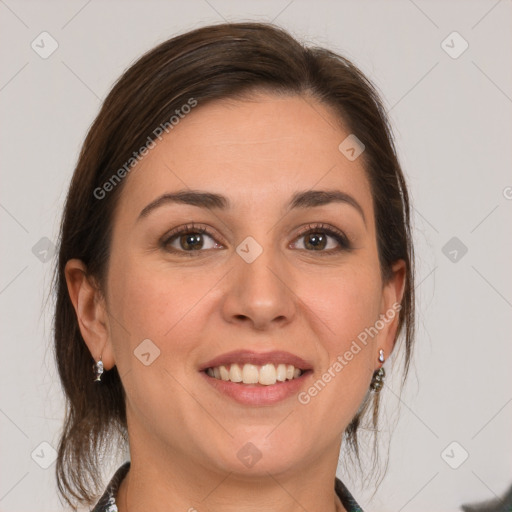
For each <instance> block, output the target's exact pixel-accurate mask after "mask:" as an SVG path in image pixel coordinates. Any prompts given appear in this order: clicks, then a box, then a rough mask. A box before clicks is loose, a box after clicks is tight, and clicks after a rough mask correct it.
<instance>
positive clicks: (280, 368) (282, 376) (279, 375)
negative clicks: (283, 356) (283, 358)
mask: <svg viewBox="0 0 512 512" xmlns="http://www.w3.org/2000/svg"><path fill="white" fill-rule="evenodd" d="M276 379H277V380H278V381H279V382H284V381H285V380H286V365H285V364H279V365H277V372H276Z"/></svg>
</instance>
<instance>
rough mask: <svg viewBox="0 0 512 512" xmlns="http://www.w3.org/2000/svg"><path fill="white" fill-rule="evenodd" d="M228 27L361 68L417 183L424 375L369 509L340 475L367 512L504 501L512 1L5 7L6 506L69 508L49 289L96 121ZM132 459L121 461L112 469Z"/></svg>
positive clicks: (7, 2)
mask: <svg viewBox="0 0 512 512" xmlns="http://www.w3.org/2000/svg"><path fill="white" fill-rule="evenodd" d="M223 19H226V20H230V21H234V20H265V21H271V20H274V21H275V22H276V23H278V24H280V25H281V26H283V27H285V28H287V29H289V30H291V31H292V33H294V34H295V35H297V36H298V37H300V38H302V39H304V40H306V41H309V42H311V43H316V44H320V45H324V46H328V47H329V48H332V49H334V50H337V51H340V52H341V53H342V54H344V55H345V56H347V57H349V58H351V59H353V60H354V62H355V63H356V64H357V65H358V66H359V67H360V68H361V69H362V70H363V71H364V72H365V73H366V74H367V75H368V76H369V77H370V78H371V79H372V80H373V81H374V83H375V84H376V85H377V86H378V87H379V89H380V90H381V92H382V94H383V96H384V98H385V102H386V106H387V108H388V111H389V113H390V116H391V121H392V123H393V126H394V131H395V135H396V142H397V146H398V150H399V153H400V155H399V156H400V159H401V162H402V164H403V167H404V169H405V172H406V174H407V177H408V180H409V186H410V190H411V193H412V197H413V202H414V208H415V209H414V214H415V217H414V225H415V241H416V250H417V256H418V259H417V265H418V272H417V293H418V310H419V311H418V321H419V322H418V336H417V352H416V355H415V358H414V361H413V366H412V373H411V379H410V381H409V384H408V386H407V388H406V390H405V392H404V394H403V395H402V396H401V397H399V387H398V381H397V380H396V379H391V380H388V381H387V384H386V387H385V391H384V393H385V397H386V401H385V405H386V407H385V410H384V418H388V420H389V421H388V422H384V423H383V431H384V434H386V432H391V431H393V436H392V438H391V445H390V464H389V469H388V473H387V475H386V477H385V479H384V481H383V483H382V485H381V486H380V488H379V489H378V492H377V493H376V495H375V497H374V498H373V500H371V501H370V497H371V495H372V493H373V492H372V489H370V488H363V489H361V488H358V486H357V485H356V482H352V479H351V478H350V475H349V474H348V473H350V470H348V469H346V468H344V467H342V466H341V465H340V468H339V472H338V474H339V476H340V477H341V478H342V479H343V480H344V481H345V482H346V483H347V485H348V486H349V489H350V490H351V491H352V492H353V494H354V495H355V497H356V498H357V499H358V500H359V501H360V504H361V505H362V506H363V507H364V508H365V510H379V511H383V512H384V511H432V510H436V511H439V512H442V511H455V510H458V508H459V506H460V505H461V504H462V503H469V502H477V501H483V500H486V499H491V498H495V497H496V495H498V496H500V495H502V494H503V493H504V492H505V490H506V488H507V487H508V485H509V484H511V483H512V471H511V469H512V457H511V456H510V454H511V453H512V451H511V448H512V442H511V438H510V433H511V432H512V429H511V426H512V403H511V402H512V386H511V376H510V375H511V372H510V361H511V356H512V344H511V343H510V327H511V312H512V282H511V281H512V279H511V276H512V270H511V264H510V262H511V261H512V237H511V236H510V218H511V217H510V216H511V210H512V199H511V198H512V176H511V173H510V169H511V160H512V154H511V151H510V147H511V140H512V122H511V121H512V120H511V113H512V99H511V98H512V68H511V62H512V58H511V57H512V55H511V54H512V44H511V43H512V30H511V25H512V5H511V2H510V0H508V1H507V0H501V1H495V0H492V1H491V0H490V1H484V0H481V1H467V0H464V1H449V2H448V1H443V2H441V1H437V2H434V1H430V2H429V1H425V0H422V1H420V0H414V1H412V0H400V1H388V2H382V1H367V0H366V1H357V2H355V1H354V2H349V1H336V2H334V1H332V2H327V1H319V0H316V1H315V2H307V1H304V0H302V1H301V0H294V1H289V0H284V1H273V2H271V1H243V2H229V1H222V0H209V1H208V2H207V1H203V0H193V1H189V2H176V1H167V2H164V1H150V2H142V1H124V2H114V1H109V2H107V1H103V2H100V1H99V0H92V1H60V2H50V1H47V2H35V1H19V0H18V1H15V0H0V33H1V34H2V45H1V56H0V58H1V66H0V67H1V70H2V74H1V79H0V109H1V116H2V124H1V127H0V143H1V147H2V166H1V180H2V187H1V190H0V230H1V231H0V240H1V255H2V256H1V257H2V266H1V275H0V305H1V311H2V322H1V323H0V329H1V337H2V345H1V346H2V353H1V357H0V364H1V371H0V386H1V389H2V393H1V399H0V433H1V435H0V450H1V461H0V511H10V512H15V511H26V510H38V511H40V512H46V511H53V510H62V506H61V505H60V504H59V501H58V499H57V497H56V488H55V482H54V468H55V464H54V463H52V461H53V457H52V446H53V447H55V446H56V443H57V438H58V431H59V428H60V427H61V423H62V417H63V406H62V404H63V402H62V394H61V391H60V386H59V382H58V378H57V374H56V369H55V365H54V362H53V359H52V351H51V319H52V312H51V305H52V304H51V301H50V302H48V303H47V304H46V305H45V300H46V298H47V295H48V286H49V283H50V279H51V270H52V264H53V263H54V257H52V254H51V244H52V243H54V242H55V241H56V237H57V232H58V222H59V219H60V211H61V208H62V204H63V201H64V198H65V193H66V188H67V186H68V183H69V180H70V177H71V174H72V171H73V167H74V164H75V162H76V159H77V155H78V151H79V148H80V145H81V143H82V141H83V138H84V136H85V133H86V130H87V128H88V126H89V125H90V123H91V122H92V120H93V119H94V117H95V115H96V114H97V111H98V108H99V106H100V104H101V101H102V99H103V98H105V96H106V94H107V93H108V91H109V90H110V87H111V86H112V84H113V82H114V80H115V79H117V78H118V76H119V75H120V74H121V73H122V71H123V70H124V69H125V68H126V67H127V66H129V65H130V63H132V62H133V61H134V60H135V59H136V58H138V57H139V56H140V55H141V54H142V53H143V52H145V51H146V50H149V49H150V48H152V47H153V46H155V45H156V44H157V43H159V42H161V41H163V40H165V39H167V38H169V37H171V36H172V35H174V34H176V33H179V32H184V31H186V30H189V29H193V28H196V27H199V26H201V25H204V24H208V23H217V22H221V21H222V20H223ZM43 31H47V32H49V33H50V34H51V36H52V37H53V38H54V39H55V40H56V41H57V43H58V48H57V50H56V51H55V52H54V53H53V54H52V55H50V56H49V57H48V58H46V59H43V58H41V56H40V55H39V54H38V53H36V51H34V50H33V48H32V47H31V43H32V42H33V41H34V44H39V46H40V47H42V46H43V45H44V48H45V49H46V51H47V50H48V49H49V48H50V40H49V39H45V40H44V41H45V42H44V43H41V38H42V37H43V36H40V34H41V32H43ZM454 31H456V32H458V33H459V34H460V35H461V36H462V38H464V40H465V41H467V43H468V44H469V47H468V48H467V50H466V51H465V52H464V53H462V54H461V55H460V56H458V58H452V57H451V56H450V55H449V54H448V53H447V52H446V51H445V50H446V49H448V50H449V51H450V52H452V54H453V53H454V52H456V53H458V52H459V51H460V50H461V49H462V48H463V46H462V44H463V42H462V40H460V39H457V37H458V36H451V37H450V38H448V39H447V37H448V36H449V35H450V34H451V33H452V32H454ZM454 37H455V38H454ZM445 40H446V42H445V43H444V47H443V45H442V42H443V41H445ZM450 47H451V48H450ZM40 51H42V48H40ZM45 237H46V238H47V239H48V240H47V241H45V240H44V238H45ZM453 237H456V238H457V240H455V241H452V242H450V244H449V245H448V246H446V244H447V243H448V242H449V241H450V240H451V239H452V238H453ZM41 239H43V241H41ZM461 244H464V246H465V247H466V248H467V253H466V254H463V250H461V249H463V247H462V245H461ZM443 248H444V249H443ZM454 250H455V251H457V253H454V252H453V251H454ZM453 259H455V260H456V261H452V260H453ZM386 364H387V365H389V364H393V361H388V362H387V363H386ZM388 373H389V372H388ZM398 413H399V415H398ZM387 424H388V426H386V425H387ZM383 439H384V438H383ZM454 441H455V442H456V443H457V444H455V445H451V443H452V442H454ZM389 442H390V441H389V438H388V441H387V443H389ZM41 443H47V444H43V445H41ZM449 445H451V446H449ZM447 447H448V448H447ZM386 451H387V450H386V443H384V445H383V449H382V453H383V454H385V453H386ZM465 453H467V454H468V457H467V459H466V460H465V461H464V462H462V460H463V459H464V457H465ZM118 462H119V461H112V463H111V464H110V465H108V464H106V465H105V473H106V475H107V477H108V476H110V475H111V473H112V471H113V469H114V468H115V467H116V464H117V463H118ZM448 462H449V463H450V464H451V465H452V466H458V467H457V469H453V468H452V467H450V465H449V464H448ZM461 462H462V463H461ZM47 465H49V467H48V468H47V469H44V466H47Z"/></svg>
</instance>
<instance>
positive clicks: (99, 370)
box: [92, 356, 103, 382]
mask: <svg viewBox="0 0 512 512" xmlns="http://www.w3.org/2000/svg"><path fill="white" fill-rule="evenodd" d="M92 370H93V372H94V374H95V376H96V378H95V379H94V382H100V381H101V376H102V374H103V361H102V360H101V356H100V359H99V361H98V362H97V363H94V364H93V365H92Z"/></svg>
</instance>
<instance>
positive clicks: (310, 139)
mask: <svg viewBox="0 0 512 512" xmlns="http://www.w3.org/2000/svg"><path fill="white" fill-rule="evenodd" d="M348 135H349V131H347V130H346V129H345V128H344V126H343V123H342V122H341V120H340V119H339V118H338V117H337V116H335V115H334V113H333V111H332V110H331V109H329V108H328V107H326V106H325V105H323V104H321V103H319V102H318V101H317V100H315V99H313V98H311V97H302V96H275V95H269V94H258V95H252V96H249V97H247V98H244V99H237V100H233V99H231V100H221V101H215V102H211V103H209V104H206V105H201V104H200V103H198V105H197V106H196V107H195V108H194V109H193V110H192V111H191V112H190V113H189V114H187V115H184V116H183V117H182V118H181V119H180V121H179V123H177V124H176V125H174V127H173V128H172V130H171V131H170V133H169V134H167V135H165V136H164V137H163V138H162V140H161V141H158V140H156V145H155V146H154V148H153V149H151V150H150V151H149V152H148V153H147V154H146V156H145V157H144V158H143V159H142V160H141V161H140V162H139V163H137V165H136V166H135V168H134V171H132V172H130V174H129V176H128V177H127V182H126V183H125V184H124V190H123V192H122V194H121V200H120V205H119V207H120V209H121V210H125V211H126V210H127V209H129V210H133V209H134V208H138V211H137V213H138V212H140V210H141V209H142V208H144V206H145V205H146V204H147V203H148V202H150V201H151V200H153V199H154V198H155V197H156V196H157V195H160V194H162V193H165V192H171V191H173V190H177V189H180V190H181V189H187V188H190V189H203V190H208V191H211V192H216V193H220V194H223V195H227V196H229V197H230V199H231V200H230V202H231V203H232V204H233V205H234V207H239V208H248V207H249V205H252V206H253V207H258V205H259V208H260V209H261V208H262V207H263V206H264V205H263V203H265V202H266V201H268V202H269V203H272V204H275V205H276V206H278V205H281V203H284V202H288V201H289V198H290V196H291V195H293V194H294V193H295V192H296V191H297V190H308V189H312V188H320V189H329V188H337V189H341V190H343V191H344V192H346V193H349V194H352V195H356V196H358V201H359V202H360V203H362V205H363V208H365V209H366V210H367V212H368V214H369V215H372V210H371V208H372V206H371V192H370V188H369V182H368V180H367V177H366V172H365V169H364V167H363V162H362V158H358V159H356V160H354V161H350V160H349V159H347V158H346V157H345V156H344V154H343V153H342V152H341V151H340V150H339V145H340V144H341V143H342V142H343V141H344V140H345V139H346V138H347V136H348ZM267 206H268V205H265V207H267ZM132 213H133V212H132Z"/></svg>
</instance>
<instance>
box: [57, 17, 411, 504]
mask: <svg viewBox="0 0 512 512" xmlns="http://www.w3.org/2000/svg"><path fill="white" fill-rule="evenodd" d="M55 286H56V292H57V306H56V314H55V347H56V356H57V361H58V367H59V372H60V377H61V380H62V384H63V387H64V390H65V393H66V396H67V400H68V414H67V418H66V423H65V426H64V430H63V434H62V438H61V442H60V446H59V457H58V461H57V478H58V483H59V489H60V490H61V492H62V494H63V496H64V497H65V498H66V499H67V500H68V502H69V503H71V504H74V503H75V502H81V503H88V504H91V503H94V502H95V501H94V500H97V497H98V495H99V494H101V493H102V491H104V492H103V493H102V494H103V496H102V498H101V499H100V500H99V501H97V502H96V506H95V508H94V510H95V511H104V510H105V511H106V510H109V511H114V510H119V511H120V512H133V511H137V510H154V511H158V510H190V511H192V510H198V511H201V510H211V511H217V510H219V511H220V510H222V511H226V510H231V509H235V508H236V510H238V511H240V510H256V509H258V510H259V509H272V510H274V511H292V510H310V511H313V510H322V511H328V510H331V511H335V510H336V511H343V510H345V511H355V510H361V508H360V507H359V506H358V505H357V503H356V500H355V499H354V498H353V497H352V496H351V494H350V492H349V491H348V489H347V488H346V487H345V486H344V484H343V483H342V482H341V481H340V480H338V479H335V476H336V467H337V462H338V456H339V452H340V447H341V446H342V442H343V443H346V445H347V447H350V448H351V449H352V451H353V452H354V454H355V455H356V458H358V459H359V450H358V438H357V433H358V430H359V428H360V426H362V425H365V419H366V418H367V417H369V418H370V424H371V428H373V429H374V430H375V432H376V431H377V429H378V406H379V400H380V392H381V389H382V386H383V383H384V376H385V372H384V369H383V368H382V365H383V363H384V361H385V360H386V359H387V358H389V356H390V354H391V352H392V351H393V349H394V348H395V342H396V340H397V338H398V336H399V335H400V334H401V333H403V334H404V336H403V339H404V340H405V343H404V344H405V347H404V350H405V368H404V380H405V377H406V375H407V370H408V367H409V360H410V356H411V351H412V347H413V325H414V294H413V291H414V286H413V247H412V241H411V234H410V226H409V200H408V194H407V189H406V185H405V181H404V177H403V174H402V171H401V169H400V165H399V163H398V161H397V157H396V153H395V150H394V146H393V141H392V137H391V134H390V130H389V128H388V124H387V120H386V116H385V113H384V109H383V107H382V105H381V103H380V100H379V98H378V96H377V94H376V92H375V90H374V88H373V87H372V85H371V84H370V83H369V81H368V80H367V79H366V78H365V77H364V76H363V75H362V73H361V72H360V71H359V70H358V69H357V68H356V67H355V66H354V65H353V64H351V63H350V62H349V61H348V60H346V59H344V58H343V57H340V56H339V55H336V54H334V53H332V52H330V51H328V50H325V49H319V48H306V47H304V46H302V45H301V44H300V43H298V42H297V41H296V40H295V39H293V38H292V37H291V36H290V35H289V34H287V33H286V32H284V31H283V30H281V29H278V28H276V27H274V26H272V25H267V24H256V23H237V24H223V25H216V26H209V27H204V28H201V29H198V30H194V31H192V32H189V33H186V34H184V35H181V36H178V37H175V38H173V39H170V40H169V41H166V42H164V43H163V44H161V45H160V46H158V47H157V48H155V49H153V50H152V51H150V52H149V53H147V54H146V55H144V56H143V57H142V58H141V59H140V60H139V61H137V62H136V63H135V64H134V65H133V66H131V68H129V69H128V70H127V71H126V72H125V73H124V75H123V76H122V77H121V78H120V79H119V81H118V82H117V83H116V85H115V86H114V88H113V90H112V91H111V93H110V94H109V96H108V97H107V99H106V100H105V102H104V105H103V107H102V109H101V111H100V113H99V115H98V116H97V118H96V120H95V122H94V123H93V125H92V127H91V128H90V131H89V133H88V135H87V138H86V140H85V142H84V145H83V148H82V151H81V154H80V157H79V161H78V164H77V167H76V170H75V173H74V176H73V179H72V183H71V186H70V190H69V194H68V198H67V203H66V206H65V211H64V216H63V222H62V228H61V239H60V252H59V261H58V268H57V273H56V283H55ZM395 349H396V348H395ZM91 365H92V367H93V373H91ZM123 440H125V441H127V442H128V444H129V451H130V462H129V463H126V464H124V465H123V466H122V467H121V468H119V470H118V471H117V473H116V475H115V476H114V477H113V478H112V480H111V482H110V484H109V485H108V487H107V489H102V488H101V486H102V482H101V478H100V470H101V461H102V460H104V458H105V457H109V456H110V455H112V454H113V453H114V448H117V447H118V446H122V443H121V444H120V442H121V441H123ZM376 441H377V439H376V438H375V448H376ZM350 469H352V468H350ZM354 469H355V468H354Z"/></svg>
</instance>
